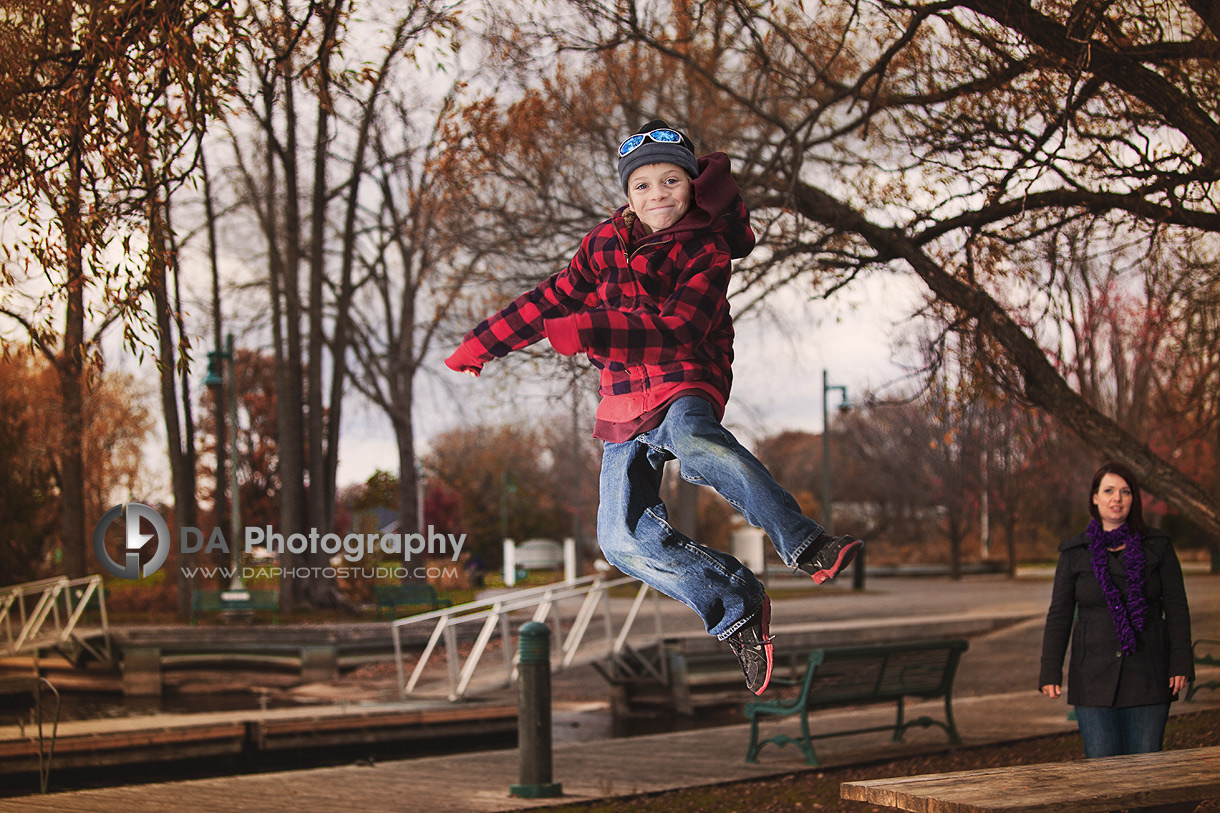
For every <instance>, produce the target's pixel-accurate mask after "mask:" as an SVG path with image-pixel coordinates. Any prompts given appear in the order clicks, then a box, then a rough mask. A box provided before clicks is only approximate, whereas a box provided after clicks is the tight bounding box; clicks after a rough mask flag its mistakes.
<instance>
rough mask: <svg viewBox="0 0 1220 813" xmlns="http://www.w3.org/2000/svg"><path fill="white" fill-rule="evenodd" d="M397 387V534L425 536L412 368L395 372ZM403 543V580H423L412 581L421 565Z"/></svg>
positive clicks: (419, 557)
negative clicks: (417, 454) (417, 459)
mask: <svg viewBox="0 0 1220 813" xmlns="http://www.w3.org/2000/svg"><path fill="white" fill-rule="evenodd" d="M397 372H398V375H399V376H400V380H399V386H398V387H397V388H395V395H396V400H395V401H394V403H393V404H392V405H391V408H392V423H393V425H394V436H395V438H396V440H397V443H398V517H399V519H398V523H399V527H398V532H399V533H401V534H412V533H422V534H424V535H425V538H426V536H427V530H426V529H424V527H423V519H424V518H423V516H421V514H420V511H419V494H420V491H419V487H420V483H419V470H418V469H417V468H416V467H415V420H414V418H413V416H412V414H411V405H412V401H413V392H414V384H415V369H414V367H411V368H409V369H407V370H402V369H400V370H398V371H397ZM406 556H407V550H406V544H405V543H404V545H403V562H404V563H405V566H406V570H407V578H406V579H405V580H404V581H424V580H425V579H424V578H423V577H422V576H420V577H419V578H416V575H415V570H416V568H418V567H420V566H422V565H423V564H424V558H423V556H422V555H420V554H415V555H413V556H412V557H411V558H410V559H407V558H406Z"/></svg>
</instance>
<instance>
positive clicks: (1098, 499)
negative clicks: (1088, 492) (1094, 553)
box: [1093, 474, 1134, 531]
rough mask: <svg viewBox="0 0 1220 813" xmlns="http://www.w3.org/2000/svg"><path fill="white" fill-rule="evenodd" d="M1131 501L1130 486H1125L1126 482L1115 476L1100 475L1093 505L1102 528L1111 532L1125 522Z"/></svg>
mask: <svg viewBox="0 0 1220 813" xmlns="http://www.w3.org/2000/svg"><path fill="white" fill-rule="evenodd" d="M1133 499H1134V498H1133V497H1132V495H1131V486H1129V485H1127V481H1126V480H1124V479H1123V478H1121V477H1119V476H1118V475H1117V474H1104V475H1102V478H1101V482H1100V483H1098V484H1097V491H1096V493H1094V494H1093V504H1094V505H1096V506H1097V513H1098V514H1099V515H1101V526H1102V528H1104V529H1105V530H1107V531H1112V530H1114V529H1115V528H1117V527H1118V526H1119V525H1122V524H1123V523H1124V522H1126V521H1127V514H1130V513H1131V502H1132V500H1133Z"/></svg>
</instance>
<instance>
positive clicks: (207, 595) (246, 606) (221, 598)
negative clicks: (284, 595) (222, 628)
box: [191, 590, 280, 626]
mask: <svg viewBox="0 0 1220 813" xmlns="http://www.w3.org/2000/svg"><path fill="white" fill-rule="evenodd" d="M243 595H244V596H245V597H244V598H243V597H242V596H243ZM231 611H237V612H269V613H271V623H273V624H278V623H280V593H279V591H278V590H244V591H237V590H196V591H195V592H194V593H192V594H191V626H195V624H196V623H197V621H198V616H199V614H200V613H219V612H231Z"/></svg>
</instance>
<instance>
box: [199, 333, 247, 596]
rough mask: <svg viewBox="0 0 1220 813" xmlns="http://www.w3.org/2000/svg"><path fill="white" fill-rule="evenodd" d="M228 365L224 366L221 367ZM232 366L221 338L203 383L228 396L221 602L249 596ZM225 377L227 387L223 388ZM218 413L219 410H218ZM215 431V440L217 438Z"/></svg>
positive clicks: (228, 342)
mask: <svg viewBox="0 0 1220 813" xmlns="http://www.w3.org/2000/svg"><path fill="white" fill-rule="evenodd" d="M225 362H228V364H225ZM235 372H236V371H235V369H234V366H233V334H232V333H230V334H228V335H227V336H226V337H225V349H224V350H212V351H210V352H209V353H208V377H207V379H206V380H205V381H204V384H205V385H206V386H207V387H208V388H209V389H211V390H212V392H213V393H215V395H216V397H217V399H220V398H223V397H224V396H226V395H227V396H228V402H229V404H228V406H229V431H228V432H227V434H228V439H229V507H230V511H229V519H230V526H229V528H230V530H229V566H230V569H231V575H230V579H229V590H228V592H227V593H226V594H223V595H222V596H221V600H222V601H224V600H226V599H229V600H233V601H247V600H249V598H250V596H249V594H248V593H246V586H245V585H244V584H243V583H242V580H241V560H240V554H239V553H238V546H239V545H240V543H241V494H240V492H239V491H238V489H237V376H236V375H235ZM226 378H227V386H226ZM218 412H219V410H218ZM219 436H220V435H219V432H218V437H219ZM223 476H224V475H223V473H222V472H220V471H217V472H216V490H217V491H223V489H224V486H223V485H222V478H223Z"/></svg>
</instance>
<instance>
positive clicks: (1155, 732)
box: [1038, 463, 1194, 759]
mask: <svg viewBox="0 0 1220 813" xmlns="http://www.w3.org/2000/svg"><path fill="white" fill-rule="evenodd" d="M1090 494H1091V496H1090V501H1089V513H1090V514H1092V515H1093V521H1092V522H1090V523H1089V527H1088V529H1087V530H1086V531H1085V532H1084V533H1082V534H1077V535H1076V536H1073V537H1072V538H1071V539H1068V540H1066V541H1065V542H1064V543H1063V544H1061V545H1060V546H1059V565H1058V567H1057V568H1056V569H1055V587H1054V591H1053V593H1052V595H1051V606H1050V611H1049V612H1048V613H1047V615H1046V629H1045V631H1044V632H1043V635H1042V670H1041V674H1040V676H1039V678H1038V685H1039V686H1040V687H1041V691H1042V693H1043V694H1044V695H1046V696H1047V697H1051V698H1057V697H1059V695H1060V693H1061V687H1062V683H1063V656H1064V653H1065V652H1066V651H1067V644H1068V637H1069V635H1070V637H1071V639H1072V659H1071V663H1070V666H1069V669H1068V697H1067V699H1068V702H1069V703H1071V704H1073V705H1075V706H1076V720H1077V723H1078V724H1079V726H1080V735H1081V737H1082V738H1083V739H1084V752H1085V756H1086V757H1088V758H1090V759H1092V758H1094V757H1107V756H1116V755H1118V754H1143V753H1148V752H1151V751H1159V750H1161V739H1162V737H1163V735H1164V733H1165V722H1166V720H1167V719H1168V718H1169V704H1170V702H1171V701H1173V700H1176V699H1177V694H1178V692H1180V691H1182V689H1183V688H1185V687H1186V684H1187V682H1189V681H1191V680H1193V679H1194V660H1193V658H1192V656H1191V649H1190V610H1189V608H1188V607H1187V606H1186V588H1185V587H1184V586H1183V584H1182V568H1181V565H1179V564H1178V557H1177V555H1176V554H1175V553H1174V552H1173V545H1171V544H1170V542H1169V536H1168V534H1166V533H1165V532H1164V531H1161V530H1158V529H1156V528H1149V527H1148V526H1146V525H1145V524H1144V514H1143V508H1142V507H1141V504H1140V490H1139V484H1138V483H1137V482H1136V480H1135V476H1134V475H1133V474H1132V473H1131V471H1130V470H1129V469H1127V467H1126V466H1123V465H1121V464H1119V463H1107V464H1105V465H1104V466H1102V467H1101V468H1100V469H1098V470H1097V473H1096V474H1094V475H1093V485H1092V490H1091V492H1090ZM1073 618H1075V629H1074V630H1073V628H1072V627H1073Z"/></svg>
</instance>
